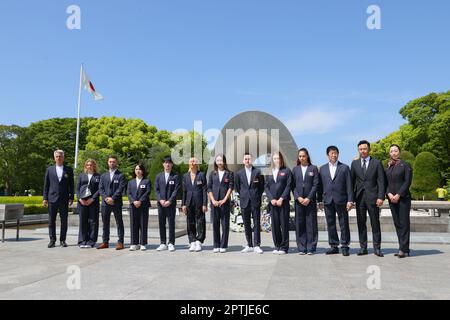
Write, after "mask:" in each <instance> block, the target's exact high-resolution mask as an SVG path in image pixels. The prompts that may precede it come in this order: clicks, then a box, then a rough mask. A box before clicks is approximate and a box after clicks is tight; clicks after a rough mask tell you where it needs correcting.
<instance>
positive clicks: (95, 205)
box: [77, 159, 100, 248]
mask: <svg viewBox="0 0 450 320" xmlns="http://www.w3.org/2000/svg"><path fill="white" fill-rule="evenodd" d="M99 184H100V175H99V174H98V172H97V163H96V162H95V160H93V159H88V160H86V162H85V163H84V172H82V173H80V174H79V176H78V183H77V198H78V205H77V211H78V215H79V219H80V222H79V232H78V246H79V247H80V248H94V247H95V244H96V243H97V238H98V219H99V208H100V207H99V206H100V203H99V191H98V188H99Z"/></svg>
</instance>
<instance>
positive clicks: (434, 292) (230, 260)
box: [0, 229, 450, 300]
mask: <svg viewBox="0 0 450 320" xmlns="http://www.w3.org/2000/svg"><path fill="white" fill-rule="evenodd" d="M72 234H75V233H74V232H69V237H68V243H69V245H70V247H69V248H59V247H57V248H54V249H47V248H46V246H47V243H48V238H47V235H46V234H42V232H39V231H35V230H21V239H20V241H19V242H16V241H14V237H15V231H14V229H8V230H7V231H6V238H7V241H6V242H5V243H0V299H51V300H53V299H89V300H90V299H194V300H197V299H198V300H202V299H226V300H240V299H276V300H278V299H283V300H298V299H299V300H303V299H377V300H378V299H450V267H449V266H450V246H449V245H448V243H450V241H449V240H450V234H421V233H420V234H419V233H416V234H413V235H412V237H411V238H412V245H411V248H412V250H413V251H412V254H413V256H412V257H410V258H406V259H398V258H396V257H394V253H395V252H396V251H397V250H396V248H397V244H396V243H395V234H391V233H383V237H384V239H385V240H386V241H385V242H384V246H383V248H384V249H383V252H384V253H385V257H384V258H378V257H376V256H374V255H372V254H370V255H368V256H363V257H358V256H357V255H356V253H357V244H356V242H355V240H357V238H355V236H356V235H353V236H354V237H353V243H352V246H353V248H352V250H351V256H350V257H343V256H342V255H335V256H326V255H325V254H324V252H325V250H326V249H327V247H328V245H327V243H326V242H323V240H325V239H326V233H321V234H320V239H321V242H320V243H319V249H318V254H316V255H315V256H300V255H298V254H297V253H296V250H295V249H291V252H290V254H288V255H285V256H275V255H273V254H272V253H271V251H272V247H271V245H272V239H271V235H270V234H266V233H264V234H262V243H263V250H264V251H265V252H264V254H263V255H257V254H254V253H251V254H241V253H240V250H241V249H242V244H243V239H244V235H243V234H241V233H233V232H231V233H230V247H229V252H227V253H225V254H213V253H212V251H211V249H212V247H211V239H212V234H211V232H210V231H208V233H207V240H206V243H205V246H204V249H205V250H204V251H202V252H200V253H190V252H189V251H188V250H187V248H186V245H187V242H188V240H187V237H186V236H182V237H179V238H177V243H176V248H177V251H176V252H173V253H169V252H167V251H166V252H156V251H155V250H154V249H155V248H156V246H157V244H158V238H157V233H156V232H155V231H154V230H152V231H151V233H150V238H149V241H150V250H148V251H146V252H130V251H129V250H124V251H115V250H114V249H108V250H102V251H100V250H95V249H83V250H80V249H79V248H78V247H77V246H75V243H76V237H75V236H74V235H72ZM112 239H113V240H114V238H112ZM294 239H295V238H294V234H293V233H291V243H290V244H291V247H292V248H295V241H293V240H294ZM369 239H370V237H369ZM126 241H127V239H126ZM391 241H392V242H391ZM370 253H371V251H370ZM73 270H76V271H75V273H73V272H74V271H73ZM371 270H375V274H373V273H369V272H372V271H371ZM77 274H80V277H79V280H80V281H79V284H80V287H79V289H77V281H76V279H78V278H76V277H75V276H76V275H77ZM378 274H379V275H380V277H379V279H380V281H379V284H380V288H379V289H376V288H373V287H372V289H369V288H368V285H367V283H368V279H369V284H375V285H376V284H378V282H377V281H372V280H373V279H374V277H375V276H376V275H378ZM74 279H75V281H74ZM375 279H377V278H375ZM68 283H69V286H68Z"/></svg>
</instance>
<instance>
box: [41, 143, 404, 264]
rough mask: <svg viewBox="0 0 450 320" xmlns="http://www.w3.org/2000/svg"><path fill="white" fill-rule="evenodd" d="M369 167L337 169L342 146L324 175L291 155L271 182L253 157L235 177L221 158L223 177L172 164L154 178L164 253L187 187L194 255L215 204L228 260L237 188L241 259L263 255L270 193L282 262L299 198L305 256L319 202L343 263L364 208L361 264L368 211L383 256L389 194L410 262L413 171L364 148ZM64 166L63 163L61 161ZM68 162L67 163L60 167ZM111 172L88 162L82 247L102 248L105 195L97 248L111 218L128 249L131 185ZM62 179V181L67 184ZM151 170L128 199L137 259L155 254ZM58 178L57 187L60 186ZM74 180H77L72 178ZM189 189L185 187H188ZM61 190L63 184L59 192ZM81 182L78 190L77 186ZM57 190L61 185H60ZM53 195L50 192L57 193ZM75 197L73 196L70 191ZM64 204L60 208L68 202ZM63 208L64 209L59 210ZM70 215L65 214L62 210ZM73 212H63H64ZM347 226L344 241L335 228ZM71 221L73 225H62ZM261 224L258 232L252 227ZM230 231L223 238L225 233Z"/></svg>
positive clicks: (394, 153) (138, 176) (52, 203)
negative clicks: (383, 213)
mask: <svg viewBox="0 0 450 320" xmlns="http://www.w3.org/2000/svg"><path fill="white" fill-rule="evenodd" d="M358 150H359V153H360V159H357V160H355V161H353V163H352V166H351V169H350V168H349V167H348V166H347V165H345V164H343V163H341V162H339V161H338V156H339V150H338V148H337V147H334V146H330V147H328V148H327V156H328V160H329V161H328V163H327V164H325V165H323V166H321V167H320V170H319V169H318V168H317V167H316V166H314V165H312V163H311V159H310V157H309V153H308V150H307V149H305V148H302V149H300V150H299V152H298V161H297V162H298V165H297V166H296V167H295V168H294V169H293V170H292V171H291V170H290V169H289V168H287V167H286V166H285V164H284V158H283V155H282V154H281V153H280V152H276V153H274V154H273V155H272V159H271V170H272V172H271V174H269V175H268V177H267V179H265V177H264V175H262V173H261V171H260V170H259V169H257V168H255V167H253V165H252V156H251V155H250V154H248V153H247V154H245V155H244V159H243V164H244V168H242V169H241V170H239V171H238V172H237V173H236V176H234V173H233V172H231V171H230V170H228V167H227V163H226V157H225V156H224V155H217V156H216V157H215V161H214V170H213V171H212V172H211V173H210V176H209V177H208V179H206V175H205V174H204V173H203V172H200V171H199V170H198V161H197V159H195V158H192V159H190V161H189V172H188V173H186V174H185V175H184V176H183V178H182V179H179V178H178V175H177V174H176V173H175V172H173V171H172V166H173V163H172V160H171V159H170V157H168V158H165V159H164V160H163V166H164V171H163V172H162V173H160V174H159V175H158V176H157V177H156V179H155V191H156V195H157V206H158V217H159V229H160V239H161V244H160V246H159V247H158V249H157V250H159V251H162V250H166V249H169V250H170V251H174V250H175V247H174V245H175V215H176V196H177V193H178V190H179V189H180V187H181V185H182V189H183V199H182V210H183V212H184V213H185V214H186V215H187V228H188V237H189V242H190V248H189V250H190V251H201V245H202V244H203V242H204V240H205V233H206V222H205V213H206V211H207V203H208V200H209V202H210V204H211V220H212V224H213V238H214V239H213V243H214V249H213V251H214V252H215V253H216V252H217V253H218V252H226V250H227V247H228V234H229V223H230V212H231V193H232V191H233V189H235V190H236V191H237V192H238V193H239V195H240V207H241V209H242V216H243V221H244V227H245V237H246V241H247V245H246V246H245V248H244V249H243V250H242V252H252V251H254V252H257V253H262V250H261V248H260V244H261V235H260V227H259V226H260V217H261V212H260V211H261V198H262V194H263V192H265V193H266V195H267V197H268V199H269V208H268V211H269V212H270V214H271V219H272V236H273V242H274V251H273V253H275V254H286V253H287V252H288V249H289V216H290V199H291V192H292V193H293V195H294V200H295V201H294V202H295V228H296V242H297V247H298V250H299V252H300V254H314V253H315V251H316V249H317V242H318V226H317V203H320V205H319V207H320V208H323V209H325V217H326V221H327V229H328V238H329V244H330V247H331V248H330V250H329V251H327V254H335V253H339V245H340V246H341V249H342V254H343V255H344V256H348V255H349V244H350V229H349V217H348V211H349V210H350V209H351V208H352V205H353V202H354V201H355V202H356V211H357V221H358V231H359V240H360V247H361V249H360V252H359V253H358V254H359V255H365V254H367V227H366V220H367V212H368V213H369V217H370V221H371V225H372V232H373V245H374V253H375V254H376V255H378V256H380V257H381V256H383V254H382V252H381V229H380V221H379V216H380V207H381V205H382V203H383V201H384V198H385V194H386V195H387V197H388V200H389V204H390V208H391V211H392V215H393V219H394V224H395V227H396V230H397V235H398V238H399V253H398V256H399V257H405V256H407V255H409V211H410V206H411V197H410V194H409V186H410V184H411V179H412V170H411V167H410V166H409V165H408V164H407V163H406V162H403V161H401V160H400V148H399V147H398V146H397V145H393V146H391V148H390V156H391V159H390V161H389V165H388V168H386V170H384V169H383V167H382V165H381V162H380V161H378V160H376V159H373V158H371V157H370V155H369V153H370V143H369V142H367V141H361V142H360V143H359V144H358ZM57 156H58V157H60V156H61V154H60V153H58V152H55V161H56V166H54V167H50V168H48V170H47V173H46V178H45V181H46V182H45V188H44V204H45V202H47V200H49V213H50V220H49V221H50V222H49V230H50V231H49V234H50V240H51V241H50V244H49V247H53V246H54V244H55V241H56V234H55V224H54V221H55V219H56V211H57V210H58V209H59V210H60V215H61V222H62V223H61V239H60V240H61V245H62V246H66V244H65V237H66V230H67V211H66V210H65V207H67V206H65V207H64V203H66V204H67V202H68V201H69V202H70V201H73V192H70V191H71V190H73V172H72V171H71V170H70V168H68V167H63V174H62V176H61V174H59V173H58V172H59V171H60V170H58V167H59V166H58V161H60V160H61V159H59V160H58V158H57ZM62 160H63V154H62ZM61 165H62V163H61V162H60V166H61ZM108 166H109V172H107V173H104V174H103V175H102V176H100V175H99V174H98V173H96V170H95V161H94V160H88V161H87V162H86V165H85V173H84V174H80V176H79V178H78V184H77V185H78V190H77V194H78V199H79V203H78V207H79V212H80V237H79V245H80V246H81V247H93V246H94V245H95V242H96V239H97V237H98V212H99V196H100V195H101V196H102V199H103V201H102V204H101V212H102V219H103V242H102V244H101V245H100V246H99V247H98V248H99V249H104V248H108V247H109V229H110V223H109V221H110V216H111V213H113V214H114V216H115V219H116V224H117V228H118V238H119V240H118V243H117V246H116V249H118V250H121V249H123V248H124V246H123V238H124V228H123V219H122V193H123V190H124V188H125V185H126V181H125V177H124V176H123V174H122V173H120V171H118V170H117V158H115V157H110V158H109V159H108ZM60 176H61V179H60ZM145 176H146V172H145V167H143V166H142V165H137V166H136V168H135V172H134V179H132V180H131V181H129V182H128V188H127V194H128V197H129V200H130V209H131V210H130V211H131V212H130V214H131V224H130V227H131V250H137V249H141V250H145V248H146V245H147V237H148V235H147V227H148V210H149V208H150V200H149V194H150V192H151V182H150V181H149V180H148V179H146V177H145ZM55 177H56V178H57V179H55ZM71 177H72V179H71ZM180 180H181V185H180ZM51 181H53V182H55V183H54V184H52V183H50V182H51ZM70 181H72V183H71V182H70ZM56 182H58V183H56ZM49 187H50V188H49ZM65 189H67V192H62V191H64V190H65ZM60 194H61V195H62V194H64V195H67V196H61V199H59V195H60ZM60 200H61V201H60ZM63 207H64V208H63ZM63 209H64V210H63ZM336 215H337V217H338V221H339V225H340V229H341V237H340V239H339V236H338V233H337V228H336ZM64 219H65V221H63V220H64ZM167 220H168V222H169V241H168V245H167V238H166V222H167ZM252 220H253V227H252V223H251V221H252ZM221 229H222V230H221Z"/></svg>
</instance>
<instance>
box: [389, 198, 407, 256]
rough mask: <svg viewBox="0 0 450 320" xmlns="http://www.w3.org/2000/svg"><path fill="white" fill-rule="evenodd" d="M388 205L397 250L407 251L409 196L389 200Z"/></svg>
mask: <svg viewBox="0 0 450 320" xmlns="http://www.w3.org/2000/svg"><path fill="white" fill-rule="evenodd" d="M389 207H390V208H391V213H392V218H393V219H394V225H395V230H396V231H397V237H398V243H399V250H401V251H403V252H405V253H409V237H410V229H411V228H410V218H409V217H410V211H411V198H409V197H408V198H400V200H399V202H398V203H392V202H389Z"/></svg>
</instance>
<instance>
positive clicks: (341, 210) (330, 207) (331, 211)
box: [325, 201, 350, 248]
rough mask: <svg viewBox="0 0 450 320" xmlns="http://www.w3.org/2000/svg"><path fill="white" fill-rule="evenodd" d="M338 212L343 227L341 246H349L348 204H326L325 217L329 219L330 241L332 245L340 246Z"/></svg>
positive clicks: (340, 224)
mask: <svg viewBox="0 0 450 320" xmlns="http://www.w3.org/2000/svg"><path fill="white" fill-rule="evenodd" d="M336 214H337V215H338V218H339V226H340V227H341V241H340V244H341V247H342V248H348V246H349V245H350V226H349V219H348V211H347V205H346V204H335V203H334V201H333V202H332V203H331V204H325V218H326V220H327V229H328V243H329V244H330V246H331V247H338V246H339V236H338V233H337V228H336Z"/></svg>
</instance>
